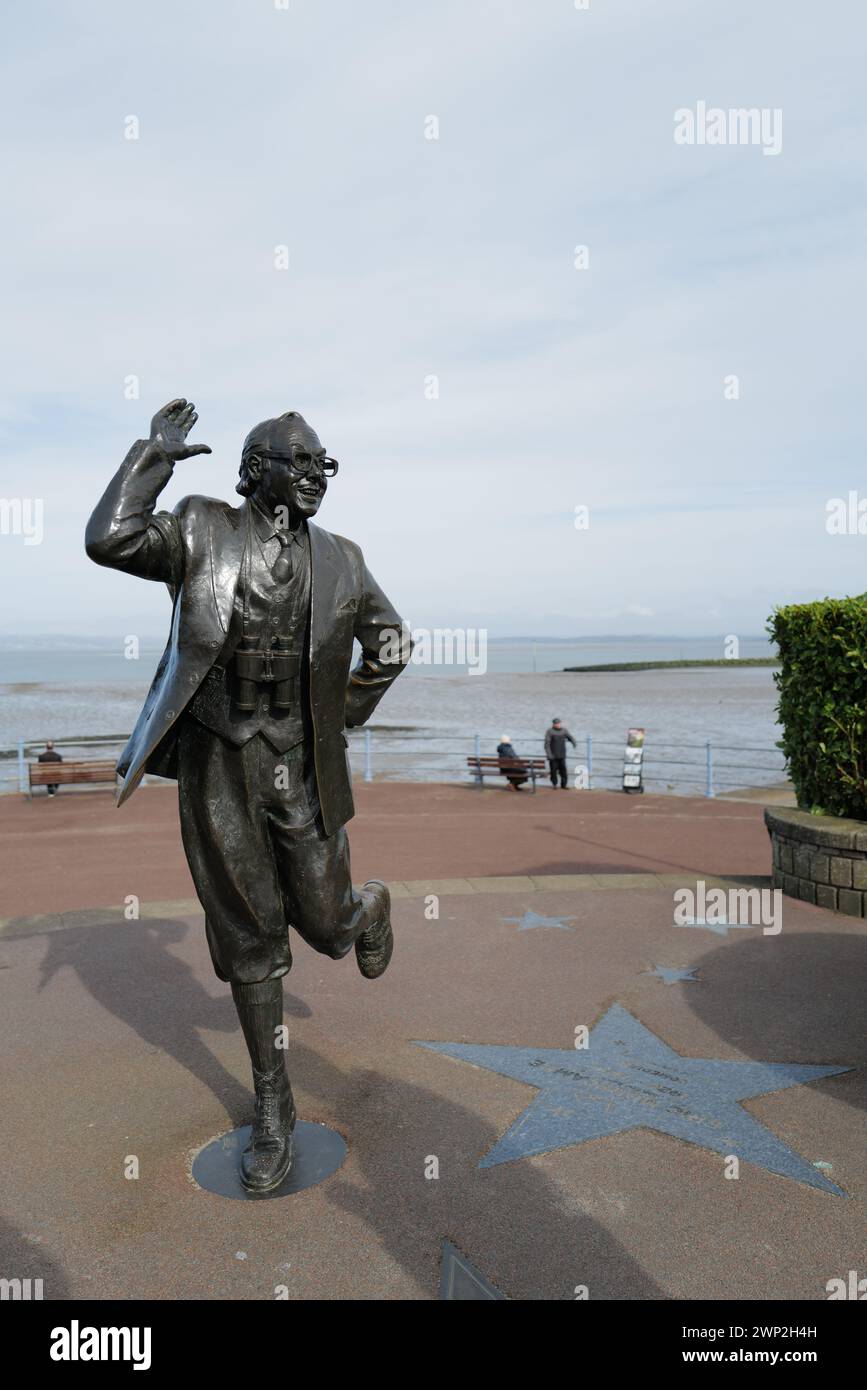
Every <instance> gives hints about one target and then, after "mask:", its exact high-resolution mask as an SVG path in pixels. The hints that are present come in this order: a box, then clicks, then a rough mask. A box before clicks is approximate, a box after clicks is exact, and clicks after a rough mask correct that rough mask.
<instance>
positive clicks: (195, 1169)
mask: <svg viewBox="0 0 867 1390" xmlns="http://www.w3.org/2000/svg"><path fill="white" fill-rule="evenodd" d="M250 1128H251V1126H250V1125H244V1126H242V1128H241V1129H231V1130H229V1132H228V1134H221V1135H220V1136H219V1138H217V1139H212V1140H211V1142H210V1144H206V1145H205V1147H204V1148H203V1149H200V1150H199V1152H198V1153H197V1154H196V1157H195V1158H194V1159H193V1166H192V1175H193V1181H194V1182H195V1183H196V1184H197V1185H198V1186H199V1187H201V1188H204V1190H205V1191H206V1192H214V1193H216V1195H217V1196H218V1197H231V1198H233V1199H234V1200H235V1201H240V1202H262V1201H265V1200H266V1199H267V1198H269V1197H291V1195H292V1193H293V1192H303V1191H304V1189H305V1187H315V1186H316V1184H317V1183H320V1182H324V1181H325V1179H326V1178H330V1177H331V1174H332V1173H336V1172H337V1169H338V1168H339V1167H340V1165H341V1163H342V1162H343V1160H344V1159H345V1157H346V1152H347V1150H346V1143H345V1141H344V1140H343V1139H342V1138H341V1136H340V1135H339V1134H338V1133H337V1131H336V1130H335V1129H329V1128H328V1126H327V1125H313V1124H308V1123H307V1122H306V1121H305V1120H298V1122H297V1123H296V1125H295V1129H294V1131H293V1137H294V1140H295V1149H294V1154H293V1157H292V1166H291V1168H290V1169H289V1172H288V1173H287V1174H286V1177H285V1178H284V1179H283V1181H282V1182H281V1184H280V1186H279V1187H275V1188H273V1189H272V1190H271V1191H270V1192H248V1191H247V1189H246V1187H244V1186H243V1185H242V1183H241V1179H240V1177H239V1175H238V1165H239V1164H240V1161H241V1154H242V1153H243V1152H244V1149H246V1147H247V1145H248V1143H249V1142H250Z"/></svg>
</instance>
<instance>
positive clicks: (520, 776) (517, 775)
mask: <svg viewBox="0 0 867 1390" xmlns="http://www.w3.org/2000/svg"><path fill="white" fill-rule="evenodd" d="M497 757H498V758H499V759H500V771H501V772H502V774H503V776H504V777H506V778H508V781H509V786H510V787H511V788H512V790H513V791H516V792H517V791H520V789H521V787H522V786H523V785H524V783H525V782H526V781H527V780H528V779H527V773H526V771H525V770H524V768H523V767H522V766H520V765H519V766H518V767H516V766H515V763H516V761H517V758H518V754H517V753H516V752H515V749H514V748H513V746H512V740H511V739H510V738H509V735H508V734H503V738H502V742H500V743H498V744H497ZM504 764H505V766H504Z"/></svg>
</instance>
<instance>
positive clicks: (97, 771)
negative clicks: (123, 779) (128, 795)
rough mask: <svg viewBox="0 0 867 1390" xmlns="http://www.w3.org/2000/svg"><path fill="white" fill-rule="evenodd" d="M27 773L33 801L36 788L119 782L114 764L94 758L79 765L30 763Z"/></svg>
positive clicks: (71, 763) (69, 763) (72, 763)
mask: <svg viewBox="0 0 867 1390" xmlns="http://www.w3.org/2000/svg"><path fill="white" fill-rule="evenodd" d="M27 771H28V773H29V777H30V790H29V792H28V795H29V796H30V797H31V799H32V797H33V788H34V787H71V786H78V785H82V784H88V785H93V784H94V783H95V782H102V783H105V782H110V783H114V782H116V780H117V770H116V768H115V765H114V763H113V762H97V761H96V759H93V758H92V759H89V760H88V761H87V762H77V763H76V762H68V763H28V764H27Z"/></svg>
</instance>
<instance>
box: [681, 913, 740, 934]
mask: <svg viewBox="0 0 867 1390" xmlns="http://www.w3.org/2000/svg"><path fill="white" fill-rule="evenodd" d="M674 925H675V926H676V927H698V928H699V929H701V930H704V931H712V932H714V933H715V935H716V936H728V933H729V928H730V927H750V926H752V923H751V922H730V921H729V920H728V918H727V917H725V916H720V917H719V918H714V920H713V921H712V922H709V921H708V920H707V918H706V917H687V919H686V921H685V922H675V923H674Z"/></svg>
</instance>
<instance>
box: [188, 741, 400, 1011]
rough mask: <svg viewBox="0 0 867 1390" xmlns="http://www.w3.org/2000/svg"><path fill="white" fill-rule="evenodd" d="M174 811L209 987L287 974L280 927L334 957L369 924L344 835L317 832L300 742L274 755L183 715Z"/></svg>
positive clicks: (309, 769)
mask: <svg viewBox="0 0 867 1390" xmlns="http://www.w3.org/2000/svg"><path fill="white" fill-rule="evenodd" d="M178 804H179V809H180V819H181V835H182V838H183V844H184V852H185V854H186V857H187V863H188V864H189V866H190V873H191V874H192V877H193V882H194V884H195V887H196V893H197V894H198V897H199V901H200V902H201V904H202V907H203V908H204V910H205V930H206V934H207V940H208V947H209V949H210V952H211V961H212V963H213V966H214V971H215V972H216V974H217V976H218V977H219V978H220V979H221V980H226V981H228V982H230V983H232V984H256V983H258V982H260V981H262V980H273V979H279V977H280V976H281V975H285V974H287V973H288V971H289V970H291V968H292V952H291V949H290V943H289V927H290V926H292V927H294V929H295V930H296V931H297V932H298V934H299V936H301V937H302V939H303V940H304V941H306V942H307V944H308V945H309V946H312V947H313V949H314V950H315V951H320V952H321V953H322V954H323V955H327V956H331V957H332V958H333V959H335V960H339V959H340V958H341V957H342V956H345V955H346V954H347V952H349V951H350V950H351V949H352V947H353V945H354V943H355V941H356V940H357V939H358V937H359V936H360V935H361V933H362V932H363V931H365V930H366V929H367V928H368V927H369V926H370V925H371V924H372V921H373V919H374V912H375V902H374V899H373V898H372V896H371V895H370V894H369V893H368V892H366V891H365V890H361V891H356V890H355V889H354V888H353V886H352V880H351V876H350V868H349V841H348V838H347V835H346V830H345V828H344V827H342V826H341V828H340V829H339V830H337V831H336V832H335V833H334V834H333V835H326V834H325V831H324V829H323V826H322V820H321V816H320V810H319V799H318V796H317V792H316V779H315V774H314V771H313V759H312V752H311V751H309V750H308V746H307V744H306V743H304V742H302V743H298V744H296V746H295V747H294V748H290V749H289V750H288V751H287V752H283V753H278V752H277V750H276V749H275V748H274V747H273V746H272V745H271V744H270V743H269V742H268V739H267V738H266V737H265V735H264V734H261V733H259V734H255V735H254V736H253V737H252V738H251V739H250V740H249V741H248V742H247V743H245V744H243V745H242V746H241V747H240V748H238V747H235V746H233V745H231V744H229V743H227V742H226V741H225V740H224V739H223V738H221V737H220V735H219V734H217V733H215V732H213V731H212V730H211V729H208V728H206V727H205V726H204V725H203V724H201V723H199V721H198V720H196V719H195V718H193V717H192V716H186V717H185V718H184V719H183V720H182V723H181V728H180V731H179V735H178Z"/></svg>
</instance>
